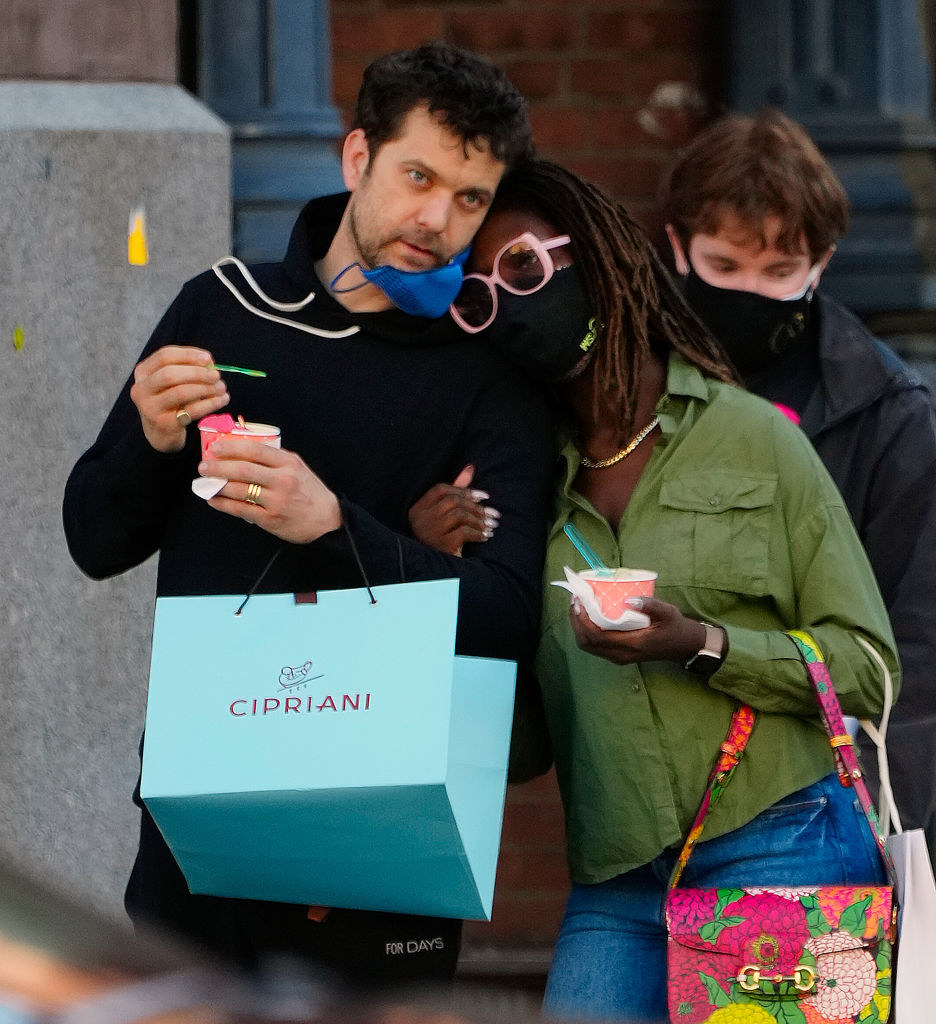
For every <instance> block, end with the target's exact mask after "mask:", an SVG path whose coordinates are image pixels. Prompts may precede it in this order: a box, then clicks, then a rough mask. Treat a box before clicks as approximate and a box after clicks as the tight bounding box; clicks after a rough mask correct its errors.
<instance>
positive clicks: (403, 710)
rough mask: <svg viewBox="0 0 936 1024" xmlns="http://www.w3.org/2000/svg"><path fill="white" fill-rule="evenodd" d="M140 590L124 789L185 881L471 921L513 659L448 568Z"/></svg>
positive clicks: (492, 824)
mask: <svg viewBox="0 0 936 1024" xmlns="http://www.w3.org/2000/svg"><path fill="white" fill-rule="evenodd" d="M372 591H373V594H374V596H375V598H376V603H375V604H372V603H370V598H369V597H368V592H367V591H366V590H337V591H320V592H319V593H318V594H317V595H316V600H315V603H304V602H299V601H297V599H296V598H295V597H294V595H292V594H274V595H255V596H253V597H251V598H250V600H249V602H248V603H247V604H246V606H245V608H244V610H243V612H242V613H241V614H240V615H235V611H236V609H237V608H238V606H239V605H240V604H241V600H242V599H241V598H239V597H231V596H221V597H169V598H159V599H158V600H157V602H156V620H155V625H154V631H153V654H152V664H151V669H150V686H149V698H148V702H147V712H146V741H145V744H144V753H143V775H142V783H141V793H142V796H143V799H144V800H145V802H146V805H147V807H148V808H149V810H150V813H151V814H152V816H153V818H154V819H155V821H156V823H157V825H158V826H159V828H160V830H161V831H162V833H163V835H164V836H165V839H166V842H167V843H168V844H169V847H170V849H171V850H172V852H173V854H174V856H175V858H176V860H177V861H178V863H179V866H180V867H181V869H182V872H183V874H184V875H185V878H186V881H187V882H188V885H189V888H190V889H191V891H192V892H193V893H207V894H212V895H217V896H236V897H243V898H249V899H261V900H275V901H282V902H288V903H309V904H321V905H324V906H333V907H354V908H359V909H367V910H385V911H396V912H401V913H413V914H430V915H435V916H442V917H468V918H483V919H490V916H491V904H492V900H493V893H494V875H495V869H496V865H497V853H498V848H499V844H500V830H501V822H502V818H503V808H504V792H505V786H506V772H507V756H508V749H509V744H510V727H511V719H512V711H513V695H514V679H515V665H514V663H513V662H507V661H496V660H492V659H484V658H464V657H456V656H455V654H454V646H455V624H456V617H457V604H458V581H457V580H437V581H431V582H423V583H406V584H397V585H392V586H383V587H373V588H372Z"/></svg>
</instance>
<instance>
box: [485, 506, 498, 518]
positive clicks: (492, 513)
mask: <svg viewBox="0 0 936 1024" xmlns="http://www.w3.org/2000/svg"><path fill="white" fill-rule="evenodd" d="M484 514H485V515H486V516H493V517H494V518H495V519H500V517H501V514H500V512H498V511H497V509H496V508H491V506H490V505H485V506H484Z"/></svg>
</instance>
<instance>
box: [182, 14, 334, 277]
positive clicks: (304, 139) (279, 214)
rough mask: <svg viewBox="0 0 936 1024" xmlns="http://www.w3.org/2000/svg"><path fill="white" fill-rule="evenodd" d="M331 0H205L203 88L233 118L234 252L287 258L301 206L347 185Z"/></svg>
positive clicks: (207, 97)
mask: <svg viewBox="0 0 936 1024" xmlns="http://www.w3.org/2000/svg"><path fill="white" fill-rule="evenodd" d="M330 67H331V55H330V34H329V24H328V5H327V3H326V0H201V3H200V21H199V60H198V81H197V89H198V95H199V96H200V97H201V98H202V99H203V100H204V101H205V103H207V104H208V106H210V107H211V108H212V109H213V110H215V111H216V112H217V113H218V114H220V116H221V117H223V118H224V119H225V121H227V122H228V123H229V124H230V125H231V129H232V133H233V142H232V154H231V159H232V198H233V204H234V250H235V252H236V253H237V254H238V255H239V256H241V257H242V258H243V259H245V260H270V259H280V258H282V255H283V253H284V252H285V249H286V243H287V241H288V239H289V232H290V230H291V228H292V226H293V223H294V221H295V219H296V215H297V214H298V212H299V210H300V209H301V208H302V206H303V205H304V204H305V203H306V201H307V200H308V199H310V198H311V197H312V196H317V195H326V194H328V193H330V192H339V191H341V190H342V189H343V188H344V185H343V183H342V179H341V168H340V163H339V160H338V157H337V153H336V140H337V139H338V138H339V137H340V136H341V134H342V126H341V121H340V119H339V117H338V111H337V110H336V108H335V107H334V106H333V105H332V103H331V95H330V94H331V75H330Z"/></svg>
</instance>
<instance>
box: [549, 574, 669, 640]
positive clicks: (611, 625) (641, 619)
mask: <svg viewBox="0 0 936 1024" xmlns="http://www.w3.org/2000/svg"><path fill="white" fill-rule="evenodd" d="M563 571H564V572H565V577H566V578H565V580H553V581H552V586H554V587H562V589H563V590H568V592H569V593H570V594H573V595H575V597H577V598H578V599H579V600H580V601H581V602H582V605H583V606H584V608H585V611H586V612H587V613H588V617H589V618H590V619H591V620H592V622H594V624H595V625H596V626H600V627H601V628H602V629H620V630H628V629H644V628H645V627H646V626H649V625H650V618H649V616H647V615H644V613H643V612H637V611H634V610H633V609H632V608H628V609H627V611H625V612H622V613H621V615H619V616H618V618H616V619H609V618H608V617H607V616H606V615H605V614H604V613H603V612H602V610H601V605H600V604H599V603H598V598H597V597H595V592H594V590H592V588H591V587H590V586H589V585H588V583H587V582H586V581H585V580H583V579H582V577H581V575H580V574H579V573H577V572H573V571H572V570H571V569H570V568H569V567H568V566H567V565H566V566H563ZM584 571H585V572H587V571H588V570H587V569H586V570H584Z"/></svg>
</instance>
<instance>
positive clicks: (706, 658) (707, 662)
mask: <svg viewBox="0 0 936 1024" xmlns="http://www.w3.org/2000/svg"><path fill="white" fill-rule="evenodd" d="M721 663H722V659H721V655H720V654H710V653H709V652H708V651H706V652H702V651H700V652H699V653H698V654H697V655H695V657H693V658H690V659H689V661H687V662H686V668H687V669H689V671H690V672H696V673H697V674H698V675H702V676H710V675H711V674H712V673H713V672H714V671H715V670H716V669H717V668H719V667H720V666H721Z"/></svg>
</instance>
